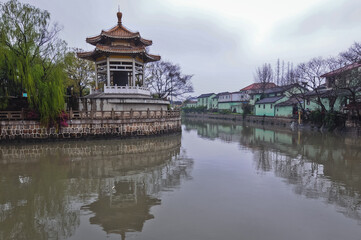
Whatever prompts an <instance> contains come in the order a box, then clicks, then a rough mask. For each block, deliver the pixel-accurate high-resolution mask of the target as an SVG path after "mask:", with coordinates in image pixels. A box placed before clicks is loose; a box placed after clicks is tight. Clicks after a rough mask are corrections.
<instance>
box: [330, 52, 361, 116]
mask: <svg viewBox="0 0 361 240" xmlns="http://www.w3.org/2000/svg"><path fill="white" fill-rule="evenodd" d="M340 55H341V54H340ZM347 63H348V60H347V59H345V58H344V57H342V56H340V57H338V58H329V59H328V64H329V68H330V69H331V70H332V71H331V72H329V73H327V74H325V75H324V77H326V80H327V83H328V85H329V87H332V88H333V89H335V91H337V93H338V95H340V94H342V93H343V95H346V96H345V97H346V98H347V99H349V101H350V103H351V104H353V105H354V106H355V107H356V106H357V96H358V95H359V94H360V93H361V72H360V71H359V69H360V68H361V65H360V63H357V62H355V63H351V64H347ZM356 112H357V115H358V117H359V118H360V115H359V111H356Z"/></svg>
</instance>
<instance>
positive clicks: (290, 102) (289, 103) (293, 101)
mask: <svg viewBox="0 0 361 240" xmlns="http://www.w3.org/2000/svg"><path fill="white" fill-rule="evenodd" d="M301 102H302V101H301ZM298 103H299V100H297V98H290V99H288V100H287V101H284V102H281V103H278V104H276V106H277V107H282V106H293V105H295V104H298Z"/></svg>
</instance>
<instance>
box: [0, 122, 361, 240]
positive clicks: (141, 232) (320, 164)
mask: <svg viewBox="0 0 361 240" xmlns="http://www.w3.org/2000/svg"><path fill="white" fill-rule="evenodd" d="M360 192H361V143H360V140H359V139H354V138H345V137H339V136H335V135H331V134H326V135H325V134H324V135H322V134H319V133H301V132H291V131H278V130H277V131H276V130H269V129H261V128H253V127H247V126H241V125H235V124H228V123H219V122H218V123H217V122H199V121H192V120H187V121H185V122H184V125H183V133H182V135H180V134H177V135H171V136H165V137H154V138H145V139H131V140H102V141H100V140H98V141H80V142H60V143H48V144H44V143H42V144H21V145H19V144H17V145H15V144H14V145H2V146H0V239H154V240H155V239H179V240H181V239H182V240H183V239H192V240H193V239H207V240H208V239H275V240H276V239H277V240H279V239H360V236H361V221H360V220H361V210H360V199H361V197H360Z"/></svg>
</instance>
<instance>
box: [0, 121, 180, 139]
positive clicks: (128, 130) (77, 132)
mask: <svg viewBox="0 0 361 240" xmlns="http://www.w3.org/2000/svg"><path fill="white" fill-rule="evenodd" d="M180 131H181V120H180V117H174V118H157V119H154V118H153V119H126V120H125V119H123V120H111V119H109V120H91V119H88V120H70V121H68V126H67V127H60V128H55V127H52V128H46V127H42V126H41V125H40V123H39V122H37V121H26V120H25V121H1V122H0V133H1V134H0V141H8V140H47V139H81V138H105V137H132V136H134V137H136V136H150V135H160V134H166V133H173V132H180Z"/></svg>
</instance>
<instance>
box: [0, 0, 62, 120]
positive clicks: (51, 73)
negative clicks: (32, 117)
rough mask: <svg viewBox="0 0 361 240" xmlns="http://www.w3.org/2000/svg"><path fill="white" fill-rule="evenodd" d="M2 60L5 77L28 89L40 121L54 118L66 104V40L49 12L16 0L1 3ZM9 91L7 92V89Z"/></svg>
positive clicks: (20, 89)
mask: <svg viewBox="0 0 361 240" xmlns="http://www.w3.org/2000/svg"><path fill="white" fill-rule="evenodd" d="M0 6H1V7H0V15H1V17H0V60H1V63H0V64H2V67H1V68H0V69H1V71H2V77H3V78H6V79H7V82H8V83H9V84H11V85H12V86H13V85H16V87H15V88H13V89H15V93H12V94H14V95H17V96H21V95H22V93H23V92H26V93H27V96H28V102H29V105H30V107H31V108H32V109H34V110H35V111H37V112H39V114H40V118H41V122H42V123H43V124H48V123H50V122H51V121H53V120H55V119H56V117H57V116H58V115H59V113H60V112H61V110H62V109H63V108H64V90H63V79H64V71H63V59H64V53H65V50H66V44H65V42H64V41H61V40H60V39H59V38H58V33H59V31H60V28H59V27H58V26H57V25H56V24H54V25H51V24H50V14H49V12H47V11H43V10H40V9H38V8H36V7H34V6H31V5H29V4H22V3H19V2H17V1H16V0H11V1H8V2H6V3H0ZM5 94H8V93H5Z"/></svg>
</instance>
